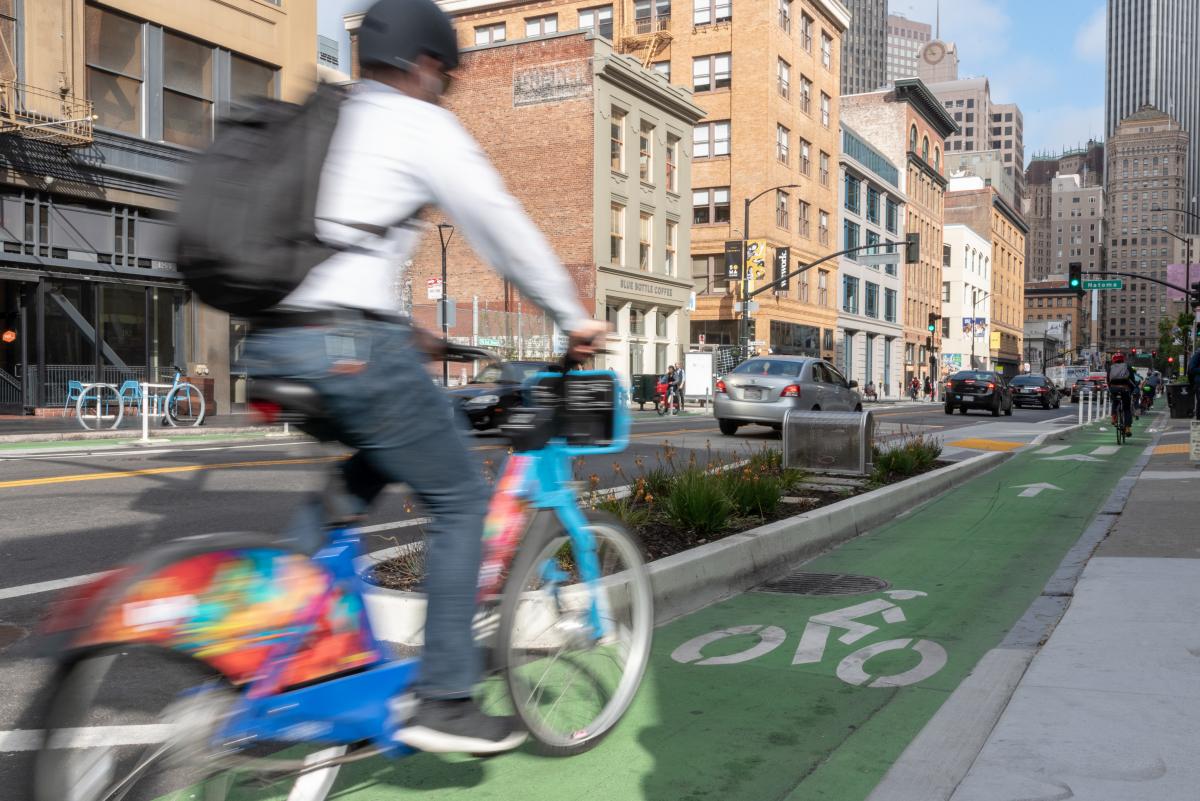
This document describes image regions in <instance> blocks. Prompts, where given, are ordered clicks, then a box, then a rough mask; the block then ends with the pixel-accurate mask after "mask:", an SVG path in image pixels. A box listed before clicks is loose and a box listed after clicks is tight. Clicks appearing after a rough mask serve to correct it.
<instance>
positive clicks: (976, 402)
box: [946, 370, 1013, 417]
mask: <svg viewBox="0 0 1200 801" xmlns="http://www.w3.org/2000/svg"><path fill="white" fill-rule="evenodd" d="M955 408H957V409H958V410H959V411H960V412H962V413H963V414H966V413H967V409H988V410H990V411H991V413H992V417H999V416H1000V412H1004V413H1005V414H1006V415H1011V414H1012V412H1013V395H1012V389H1010V388H1009V386H1008V382H1006V381H1005V380H1004V376H1002V375H1000V374H999V373H996V372H992V371H990V370H960V371H959V372H957V373H955V374H954V375H952V376H950V380H948V381H947V382H946V414H954V409H955Z"/></svg>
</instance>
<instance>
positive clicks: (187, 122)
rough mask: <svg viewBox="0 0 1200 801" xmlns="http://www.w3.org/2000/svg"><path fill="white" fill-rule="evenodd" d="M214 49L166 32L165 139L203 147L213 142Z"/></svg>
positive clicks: (164, 37) (164, 56) (164, 75)
mask: <svg viewBox="0 0 1200 801" xmlns="http://www.w3.org/2000/svg"><path fill="white" fill-rule="evenodd" d="M212 54H213V49H212V48H211V47H209V46H207V45H202V44H200V43H199V42H194V41H192V40H191V39H184V38H183V37H181V36H176V35H174V34H172V33H166V32H164V33H163V140H164V141H167V142H174V143H175V144H177V145H186V146H188V147H195V148H201V147H204V146H205V145H207V144H208V143H209V142H210V141H211V140H212V127H213V117H212V111H213V87H212Z"/></svg>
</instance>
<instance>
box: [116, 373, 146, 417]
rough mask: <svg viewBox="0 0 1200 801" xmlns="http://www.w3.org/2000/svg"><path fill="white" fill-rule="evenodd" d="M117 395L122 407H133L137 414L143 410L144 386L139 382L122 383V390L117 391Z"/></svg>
mask: <svg viewBox="0 0 1200 801" xmlns="http://www.w3.org/2000/svg"><path fill="white" fill-rule="evenodd" d="M117 395H119V396H120V398H121V406H132V407H133V408H134V410H135V412H138V413H140V412H141V410H142V385H141V383H140V382H138V381H133V380H129V381H122V382H121V388H120V389H119V390H117Z"/></svg>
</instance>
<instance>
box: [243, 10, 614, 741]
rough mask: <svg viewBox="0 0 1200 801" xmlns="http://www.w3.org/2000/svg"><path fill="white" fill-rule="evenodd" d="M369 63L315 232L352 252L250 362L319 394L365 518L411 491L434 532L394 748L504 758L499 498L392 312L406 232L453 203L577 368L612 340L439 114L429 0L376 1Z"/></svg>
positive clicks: (367, 31) (269, 332) (408, 239)
mask: <svg viewBox="0 0 1200 801" xmlns="http://www.w3.org/2000/svg"><path fill="white" fill-rule="evenodd" d="M358 63H359V66H360V68H361V74H362V78H363V80H362V82H361V84H360V86H359V87H357V88H358V91H356V92H355V93H353V94H352V95H351V96H350V97H349V98H347V99H346V101H345V102H344V103H343V104H342V107H341V110H340V113H339V117H338V122H337V127H336V129H335V131H334V134H333V138H332V140H331V143H330V146H329V150H328V155H327V156H326V159H325V164H324V167H323V168H322V173H321V184H320V185H321V191H320V194H319V196H318V200H317V230H318V234H319V235H320V236H321V238H322V239H323V240H325V241H327V242H329V243H330V244H332V245H335V246H337V247H339V252H337V253H336V254H335V255H334V256H332V257H330V258H329V259H327V260H326V261H324V262H323V263H321V264H318V265H317V266H316V267H315V268H313V270H312V271H311V272H310V273H309V274H308V276H307V277H306V278H305V279H304V281H303V283H301V285H300V286H299V287H298V288H297V289H296V290H295V291H294V292H293V293H292V294H291V295H289V296H288V297H287V298H285V299H284V301H283V302H282V303H281V304H280V307H279V308H278V309H277V310H275V314H274V315H273V316H268V318H267V320H266V321H265V322H266V324H267V326H268V327H261V326H260V328H259V330H258V333H256V334H255V335H253V336H252V337H251V339H250V341H249V342H248V343H247V351H246V362H247V364H248V365H249V366H250V367H251V369H252V370H253V372H254V374H255V375H257V376H271V377H283V378H292V379H297V380H303V381H307V382H310V383H311V384H312V385H313V386H314V387H315V388H316V390H317V391H318V393H319V395H320V396H321V400H322V402H323V404H324V406H325V410H326V413H327V414H328V416H329V417H330V419H331V421H332V423H333V425H334V427H335V431H336V434H337V437H338V439H339V440H340V441H341V442H343V443H344V444H346V445H348V446H350V447H352V448H354V449H356V451H357V452H356V453H355V454H354V455H353V457H352V458H351V459H349V460H348V461H347V462H346V463H345V467H344V471H343V472H344V475H345V480H346V484H347V487H348V489H349V490H350V492H351V494H352V495H354V496H355V497H356V498H357V500H358V501H359V502H360V504H361V508H360V509H358V510H356V511H358V512H363V511H365V510H366V508H367V506H368V505H369V504H370V503H371V502H372V501H373V500H374V499H375V498H376V497H378V496H379V494H380V493H381V492H382V491H383V490H384V488H385V487H386V486H387V485H389V484H394V483H401V482H403V483H404V484H406V485H408V487H410V488H411V490H412V492H413V493H414V494H415V495H416V496H417V498H418V499H419V500H420V502H421V503H422V504H423V505H424V506H425V507H426V509H427V510H428V512H429V513H430V515H431V517H432V518H433V521H432V522H431V523H430V524H429V525H428V527H427V545H426V580H425V582H426V583H425V591H426V594H427V598H428V608H427V612H426V621H425V643H426V644H425V649H424V654H423V657H422V660H421V673H420V676H419V679H418V682H417V685H416V694H417V698H418V704H417V707H416V710H415V712H414V714H413V716H412V717H411V718H410V720H409V721H408V725H406V726H405V727H403V728H402V729H401V730H400V732H399V734H398V735H397V736H398V737H399V739H401V740H402V741H403V742H405V743H406V744H408V745H410V746H412V747H414V748H417V749H419V750H422V751H433V752H459V751H465V752H470V753H480V754H482V753H497V752H500V751H504V750H509V749H511V748H515V747H516V746H517V745H519V744H520V743H521V742H522V741H523V739H524V737H525V735H524V733H523V732H520V731H518V730H517V729H516V727H515V726H514V722H513V719H511V718H501V717H492V716H488V715H485V714H484V713H483V712H482V711H481V710H480V709H479V708H478V707H477V706H476V705H475V703H474V701H473V700H472V697H471V696H472V691H473V689H474V686H475V684H476V683H477V681H478V680H479V678H480V673H481V666H480V658H479V655H478V653H477V652H476V649H475V644H474V639H473V635H472V630H471V621H472V617H473V616H474V614H475V593H476V583H477V579H478V575H479V563H480V554H481V542H480V540H481V536H482V530H483V517H484V514H485V511H486V507H487V499H488V490H487V487H486V485H485V484H484V482H483V479H482V476H481V475H480V474H479V471H478V470H477V469H476V468H475V466H474V465H473V464H472V462H471V461H470V459H469V457H468V452H467V448H466V445H465V443H464V441H463V439H462V436H461V434H460V433H459V431H458V429H457V426H456V425H455V419H454V416H453V413H452V411H451V407H450V405H449V404H448V403H447V401H446V399H445V398H444V397H443V394H442V391H441V390H440V389H439V388H438V387H437V386H436V385H435V384H434V383H433V382H432V380H431V379H430V377H429V375H428V374H427V372H426V370H425V367H424V359H423V354H421V353H420V352H419V349H420V346H421V343H422V341H428V340H429V337H428V336H427V335H422V334H420V333H418V332H416V331H414V329H412V328H411V327H410V326H409V325H407V324H406V323H405V322H404V321H403V320H402V319H399V318H397V317H395V316H394V314H395V309H394V308H392V307H393V304H391V303H389V302H388V299H389V298H391V297H392V294H393V293H392V287H394V286H396V285H397V283H398V280H397V279H398V278H399V277H400V276H399V272H400V269H401V268H400V265H402V264H404V262H405V259H406V258H407V257H408V256H409V254H411V253H412V252H413V250H414V249H415V247H416V245H417V243H418V239H419V236H420V232H419V231H417V230H416V229H415V228H414V227H413V226H412V225H410V224H404V223H401V224H396V221H399V220H408V219H411V218H413V217H415V215H416V214H417V213H418V212H419V211H420V210H421V209H422V208H423V207H425V206H427V205H437V206H440V207H441V208H442V209H443V210H444V211H445V212H446V214H447V216H448V217H450V219H451V220H452V221H453V222H454V223H455V224H456V225H457V226H458V227H459V228H460V229H461V230H462V231H463V232H464V233H465V235H466V237H467V239H469V240H470V242H471V245H472V246H473V247H474V249H475V250H476V252H478V253H479V254H480V255H481V256H483V257H484V258H485V259H486V260H487V261H489V262H490V263H491V264H492V265H493V266H495V267H496V268H497V269H498V270H499V271H500V272H502V273H503V274H504V275H505V277H507V278H508V279H509V280H511V281H512V282H513V283H515V284H516V285H517V287H518V288H519V289H520V290H521V292H522V293H523V294H524V295H525V297H526V298H528V299H530V300H532V301H533V302H534V303H535V304H537V305H538V306H540V307H541V308H542V309H544V310H545V311H546V312H547V313H548V314H549V315H550V316H552V317H553V318H554V320H555V322H557V323H558V325H559V326H560V328H561V329H562V330H563V331H564V332H566V333H567V334H568V335H569V336H570V343H571V344H570V348H571V350H572V352H573V355H574V356H575V357H580V358H582V357H586V356H589V355H591V354H592V353H594V343H595V342H596V341H597V339H598V338H599V337H600V336H601V335H602V334H603V332H604V331H605V330H606V326H605V325H604V324H603V323H600V322H598V321H595V320H592V319H591V318H589V317H588V315H587V314H586V312H585V311H584V309H583V308H582V306H581V305H580V303H579V301H578V293H577V291H576V288H575V286H574V284H573V282H572V281H571V279H570V277H569V275H568V274H567V272H566V270H565V269H564V268H563V267H562V265H561V264H560V262H559V261H558V259H557V258H556V257H555V255H554V253H553V252H552V251H551V250H550V247H549V245H548V244H547V242H546V240H545V239H544V238H543V237H542V235H541V234H540V233H539V232H538V230H537V229H536V228H535V227H534V225H533V223H532V222H531V221H530V220H529V219H528V217H526V215H525V213H524V212H523V210H522V209H521V207H520V205H519V204H518V203H517V201H516V200H515V199H514V198H513V197H512V196H511V195H509V193H508V192H507V190H506V189H505V187H504V185H503V183H502V181H501V179H500V177H499V175H498V174H497V172H496V170H495V169H494V168H493V167H492V166H491V164H490V163H489V162H488V160H487V158H486V157H485V156H484V154H483V151H482V150H481V149H480V147H479V145H478V144H477V143H476V142H475V141H474V140H473V139H472V138H471V136H470V135H469V134H468V133H467V132H466V130H465V129H464V128H463V127H462V126H461V124H460V123H459V122H458V120H457V119H456V118H455V117H454V116H453V114H451V113H450V112H449V111H446V110H444V109H442V108H440V107H439V103H440V100H441V98H442V95H443V93H444V92H445V91H446V89H447V87H448V84H449V81H450V76H449V73H450V71H451V70H453V69H455V68H456V67H457V66H458V63H459V53H458V44H457V40H456V37H455V32H454V28H453V27H452V26H451V23H450V20H449V18H448V17H447V16H446V14H445V13H444V12H443V11H442V10H441V9H440V8H438V6H437V5H436V3H435V2H434V0H378V1H377V2H376V3H375V4H374V5H372V6H371V7H370V8H369V9H368V10H367V12H366V15H365V17H364V18H363V21H362V27H361V33H360V36H359V39H358ZM423 336H424V338H423ZM323 522H324V518H323V516H322V510H321V507H320V505H319V504H317V503H315V502H313V503H309V504H307V505H306V506H305V507H304V508H303V510H302V511H301V512H300V513H298V516H297V518H296V520H295V521H294V522H293V525H292V528H291V532H290V533H291V534H292V535H293V537H294V538H295V539H296V540H298V541H299V542H301V543H302V544H303V547H306V548H308V549H310V550H312V549H313V544H314V542H317V541H319V539H320V530H321V526H322V524H323Z"/></svg>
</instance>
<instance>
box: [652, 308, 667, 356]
mask: <svg viewBox="0 0 1200 801" xmlns="http://www.w3.org/2000/svg"><path fill="white" fill-rule="evenodd" d="M669 316H670V315H669V314H668V313H667V310H666V309H663V308H659V309H657V310H656V311H655V313H654V335H655V336H656V337H658V338H660V339H666V337H667V319H668V317H669ZM664 353H665V351H664ZM663 362H664V363H665V362H666V356H665V355H664V356H663ZM662 369H663V370H664V371H665V370H666V367H663V368H662Z"/></svg>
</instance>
